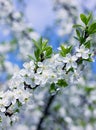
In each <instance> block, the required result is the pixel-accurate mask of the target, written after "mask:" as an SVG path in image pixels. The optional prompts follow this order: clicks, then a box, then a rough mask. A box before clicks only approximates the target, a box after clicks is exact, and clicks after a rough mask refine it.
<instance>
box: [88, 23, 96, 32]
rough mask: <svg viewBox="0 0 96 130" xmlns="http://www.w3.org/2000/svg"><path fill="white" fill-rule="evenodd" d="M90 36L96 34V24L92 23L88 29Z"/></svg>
mask: <svg viewBox="0 0 96 130" xmlns="http://www.w3.org/2000/svg"><path fill="white" fill-rule="evenodd" d="M88 32H89V34H94V33H96V22H94V23H92V24H91V25H90V26H89V28H88Z"/></svg>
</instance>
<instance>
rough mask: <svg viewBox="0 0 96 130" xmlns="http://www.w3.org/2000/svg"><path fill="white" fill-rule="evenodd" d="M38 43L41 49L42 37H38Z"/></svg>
mask: <svg viewBox="0 0 96 130" xmlns="http://www.w3.org/2000/svg"><path fill="white" fill-rule="evenodd" d="M38 45H39V48H40V50H41V49H42V37H40V39H39V40H38Z"/></svg>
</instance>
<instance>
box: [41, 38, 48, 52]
mask: <svg viewBox="0 0 96 130" xmlns="http://www.w3.org/2000/svg"><path fill="white" fill-rule="evenodd" d="M47 43H48V40H45V41H44V42H43V43H42V51H44V49H45V48H46V46H47Z"/></svg>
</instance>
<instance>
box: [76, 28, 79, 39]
mask: <svg viewBox="0 0 96 130" xmlns="http://www.w3.org/2000/svg"><path fill="white" fill-rule="evenodd" d="M76 34H77V36H78V37H80V32H79V30H78V29H76Z"/></svg>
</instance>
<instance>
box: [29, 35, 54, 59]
mask: <svg viewBox="0 0 96 130" xmlns="http://www.w3.org/2000/svg"><path fill="white" fill-rule="evenodd" d="M32 41H33V43H34V45H35V51H34V56H35V58H34V57H32V56H29V57H30V58H31V59H33V60H36V61H43V60H44V59H46V58H50V57H51V55H52V53H53V51H52V47H51V46H49V45H48V41H47V40H44V41H43V39H42V37H41V38H40V39H39V40H38V41H35V40H32Z"/></svg>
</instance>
